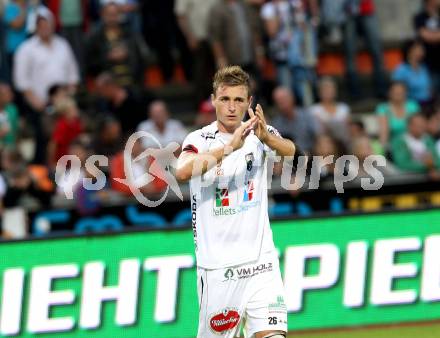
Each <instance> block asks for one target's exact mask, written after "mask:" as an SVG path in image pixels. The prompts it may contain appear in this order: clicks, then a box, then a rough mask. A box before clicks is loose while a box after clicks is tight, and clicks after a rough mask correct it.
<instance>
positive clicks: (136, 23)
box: [100, 0, 142, 34]
mask: <svg viewBox="0 0 440 338" xmlns="http://www.w3.org/2000/svg"><path fill="white" fill-rule="evenodd" d="M112 2H113V3H115V4H118V5H119V8H120V9H121V12H122V16H121V21H122V22H123V23H124V24H125V25H127V26H128V27H129V29H130V30H131V31H132V32H133V33H136V34H140V33H141V30H142V16H141V14H140V10H139V1H138V0H100V4H101V6H105V5H107V4H109V3H112Z"/></svg>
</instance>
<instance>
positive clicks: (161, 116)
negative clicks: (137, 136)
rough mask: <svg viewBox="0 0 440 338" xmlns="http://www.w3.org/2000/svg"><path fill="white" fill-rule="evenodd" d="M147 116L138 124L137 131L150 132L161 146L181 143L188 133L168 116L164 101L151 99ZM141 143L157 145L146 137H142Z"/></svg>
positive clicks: (148, 145)
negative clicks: (146, 118)
mask: <svg viewBox="0 0 440 338" xmlns="http://www.w3.org/2000/svg"><path fill="white" fill-rule="evenodd" d="M148 116H149V118H148V120H145V121H144V122H141V123H140V124H139V126H138V128H137V130H138V131H144V132H147V133H150V134H151V135H153V136H154V138H155V139H156V140H157V141H158V142H159V143H160V145H161V146H162V147H166V146H167V145H168V144H170V143H171V142H177V143H178V144H179V145H182V142H183V140H184V139H185V137H186V135H187V134H188V133H187V131H186V130H185V127H184V126H183V124H182V123H181V122H180V121H178V120H174V119H171V118H170V113H169V111H168V107H167V106H166V104H165V102H164V101H160V100H157V101H153V102H152V103H151V104H150V106H149V107H148ZM143 144H144V147H146V148H148V147H154V148H156V147H157V146H158V144H156V143H155V142H152V140H151V138H146V137H144V138H143Z"/></svg>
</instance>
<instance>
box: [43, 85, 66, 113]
mask: <svg viewBox="0 0 440 338" xmlns="http://www.w3.org/2000/svg"><path fill="white" fill-rule="evenodd" d="M48 96H49V97H48V100H47V105H46V113H47V115H52V114H55V107H56V106H57V104H58V103H59V102H61V101H64V100H65V99H67V98H69V97H70V94H69V90H68V88H67V87H66V86H65V85H62V84H54V85H53V86H51V87H50V88H49V91H48Z"/></svg>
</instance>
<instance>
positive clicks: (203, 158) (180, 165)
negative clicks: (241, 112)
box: [176, 116, 257, 182]
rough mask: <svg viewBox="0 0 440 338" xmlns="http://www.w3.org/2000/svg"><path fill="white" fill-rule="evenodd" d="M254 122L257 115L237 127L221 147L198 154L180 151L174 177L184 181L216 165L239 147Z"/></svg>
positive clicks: (255, 122)
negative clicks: (228, 140) (229, 139)
mask: <svg viewBox="0 0 440 338" xmlns="http://www.w3.org/2000/svg"><path fill="white" fill-rule="evenodd" d="M256 124H257V117H256V116H254V117H253V118H251V119H249V120H248V121H246V122H245V123H243V124H242V125H241V126H240V127H238V128H237V129H236V130H235V131H234V134H233V137H232V139H231V141H230V142H229V143H228V144H226V145H224V146H222V147H219V148H216V149H212V150H210V151H208V152H205V153H200V154H195V153H191V152H185V151H184V152H182V153H181V154H180V156H179V159H178V162H177V169H176V179H177V180H178V181H179V182H186V181H188V180H190V179H191V178H192V177H197V176H200V175H203V174H204V173H206V172H207V171H208V170H209V169H211V168H213V167H214V166H216V165H217V164H218V163H219V162H220V161H221V160H222V159H223V158H224V157H225V156H227V155H229V154H230V153H232V152H233V151H235V150H237V149H239V148H241V147H242V146H243V143H244V140H245V139H246V137H247V136H248V135H249V133H250V132H251V130H253V128H254V126H255V125H256ZM195 163H197V165H194V164H195Z"/></svg>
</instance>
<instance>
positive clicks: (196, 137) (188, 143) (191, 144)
mask: <svg viewBox="0 0 440 338" xmlns="http://www.w3.org/2000/svg"><path fill="white" fill-rule="evenodd" d="M206 150H207V143H206V139H205V138H204V137H203V136H202V134H201V131H200V130H196V131H193V132H192V133H190V134H189V135H188V136H187V137H186V138H185V140H184V141H183V144H182V152H188V153H194V154H198V153H203V152H205V151H206Z"/></svg>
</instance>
